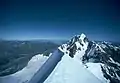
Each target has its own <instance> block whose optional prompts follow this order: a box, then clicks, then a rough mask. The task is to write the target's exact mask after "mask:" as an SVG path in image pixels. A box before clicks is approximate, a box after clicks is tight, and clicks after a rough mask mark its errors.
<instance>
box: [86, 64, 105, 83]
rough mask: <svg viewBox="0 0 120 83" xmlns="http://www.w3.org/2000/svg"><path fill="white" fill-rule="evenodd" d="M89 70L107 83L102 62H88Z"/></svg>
mask: <svg viewBox="0 0 120 83" xmlns="http://www.w3.org/2000/svg"><path fill="white" fill-rule="evenodd" d="M86 65H87V67H88V68H87V70H89V71H90V72H91V73H93V74H94V75H95V76H96V77H97V78H98V79H100V80H101V81H102V82H103V83H107V80H106V79H105V78H104V76H103V73H102V70H101V66H100V65H104V64H102V63H86Z"/></svg>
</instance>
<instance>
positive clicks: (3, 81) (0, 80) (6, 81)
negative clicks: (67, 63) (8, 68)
mask: <svg viewBox="0 0 120 83" xmlns="http://www.w3.org/2000/svg"><path fill="white" fill-rule="evenodd" d="M47 58H48V57H46V56H43V55H42V54H38V55H35V56H34V57H33V58H32V59H31V60H30V61H29V62H28V65H27V66H26V67H25V68H23V69H22V70H21V71H18V72H16V73H14V74H11V75H8V76H5V77H0V83H25V82H27V81H29V80H30V79H31V78H32V77H33V75H34V74H35V73H36V72H37V71H38V69H39V68H40V67H41V66H42V64H43V63H44V62H45V61H46V60H47Z"/></svg>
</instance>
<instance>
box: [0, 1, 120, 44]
mask: <svg viewBox="0 0 120 83" xmlns="http://www.w3.org/2000/svg"><path fill="white" fill-rule="evenodd" d="M0 12H1V13H0V18H1V19H0V38H1V39H7V40H31V39H50V40H54V39H56V40H69V39H71V38H72V37H73V36H74V35H80V34H81V33H84V34H86V36H87V37H88V38H89V39H90V40H98V41H117V42H120V5H119V1H118V0H114V1H113V0H112V1H111V0H97V1H96V0H81V1H79V0H73V1H71V0H58V1H56V0H51V1H49V0H45V1H39V0H30V1H29V2H28V1H24V0H17V1H16V0H10V1H9V0H8V1H4V0H2V1H0Z"/></svg>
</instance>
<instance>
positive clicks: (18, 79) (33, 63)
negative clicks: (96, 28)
mask: <svg viewBox="0 0 120 83" xmlns="http://www.w3.org/2000/svg"><path fill="white" fill-rule="evenodd" d="M58 50H59V51H60V52H62V55H63V54H64V55H63V57H62V59H61V60H60V62H58V63H57V65H56V67H55V68H54V70H53V71H52V73H51V74H50V76H49V77H48V78H47V79H46V80H45V82H44V83H88V81H89V83H120V61H119V59H120V46H115V45H113V44H111V43H108V42H105V41H104V42H96V41H90V40H88V38H87V36H86V35H85V34H83V33H82V34H81V35H76V36H74V37H73V38H72V39H71V40H70V41H68V42H67V43H65V44H63V45H61V46H60V47H58ZM52 55H53V54H52V53H50V55H49V56H52ZM47 59H48V57H46V56H43V54H38V55H35V56H34V57H33V58H32V59H31V60H30V61H29V62H28V65H27V66H26V67H25V68H23V69H22V70H21V71H18V72H16V73H14V74H11V75H8V76H5V77H0V83H27V82H29V81H30V79H31V78H32V77H33V76H34V74H35V73H36V72H38V70H39V69H40V67H41V65H42V64H43V63H45V62H47V61H46V60H47ZM55 59H56V58H55ZM52 62H53V63H54V61H52ZM47 67H48V66H47Z"/></svg>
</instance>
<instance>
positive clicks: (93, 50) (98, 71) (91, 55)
mask: <svg viewBox="0 0 120 83" xmlns="http://www.w3.org/2000/svg"><path fill="white" fill-rule="evenodd" d="M61 49H62V52H64V53H69V56H70V57H71V58H73V59H75V60H78V61H79V62H80V63H81V64H82V65H84V67H85V68H86V69H87V70H89V71H90V72H91V73H93V74H94V75H95V76H96V77H97V78H98V79H100V80H101V81H102V82H103V83H110V82H112V83H119V82H120V74H119V73H120V63H119V62H118V61H115V60H113V58H112V57H114V56H119V55H120V48H119V47H117V46H113V45H112V44H111V43H108V42H105V41H104V42H95V41H89V40H88V38H87V37H86V36H85V34H81V35H76V36H75V37H73V38H72V39H71V40H70V41H68V42H67V44H63V45H62V46H61ZM109 51H110V53H111V54H109V53H108V52H109ZM115 52H116V53H117V55H114V53H115Z"/></svg>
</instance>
